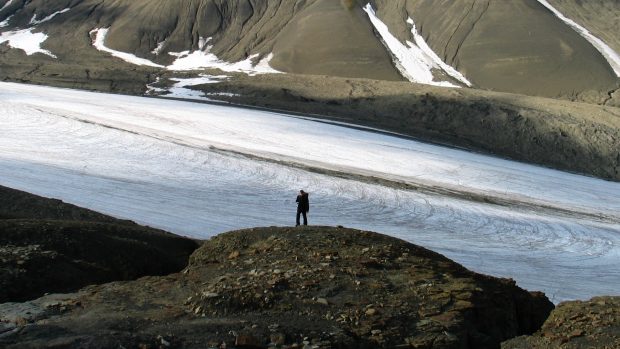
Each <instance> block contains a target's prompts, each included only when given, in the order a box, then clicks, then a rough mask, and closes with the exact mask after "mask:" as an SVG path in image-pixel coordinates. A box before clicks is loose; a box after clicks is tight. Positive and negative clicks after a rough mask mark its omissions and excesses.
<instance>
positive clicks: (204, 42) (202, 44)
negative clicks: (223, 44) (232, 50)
mask: <svg viewBox="0 0 620 349" xmlns="http://www.w3.org/2000/svg"><path fill="white" fill-rule="evenodd" d="M211 39H212V38H211V37H208V38H203V37H202V36H201V37H200V38H199V39H198V49H199V50H200V51H202V50H204V48H205V46H206V45H207V44H208V43H209V42H210V41H211Z"/></svg>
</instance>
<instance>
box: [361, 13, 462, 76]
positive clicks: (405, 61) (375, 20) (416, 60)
mask: <svg viewBox="0 0 620 349" xmlns="http://www.w3.org/2000/svg"><path fill="white" fill-rule="evenodd" d="M364 11H366V13H367V14H368V18H370V21H371V22H372V24H373V26H374V27H375V29H376V30H377V31H378V32H379V35H381V38H382V39H383V42H384V43H385V45H386V46H387V48H388V49H389V50H390V52H391V53H392V55H393V56H394V58H395V60H396V61H395V63H396V67H397V68H398V70H400V72H401V74H403V76H404V77H406V78H407V79H408V80H409V81H411V82H417V83H421V84H427V85H435V86H444V87H460V86H457V85H455V84H453V83H450V82H448V81H435V80H434V79H435V77H434V76H433V69H441V70H444V71H445V72H446V73H447V74H448V75H450V76H452V77H454V78H455V79H457V80H459V81H461V82H462V83H464V84H465V85H467V86H471V83H470V82H469V81H467V79H466V78H465V77H464V76H463V75H462V74H460V73H459V72H458V71H456V69H454V68H452V67H449V65H447V64H446V63H444V62H443V61H442V60H441V59H440V58H439V57H438V56H437V55H436V54H435V53H434V52H433V50H432V49H431V48H430V47H429V46H428V45H427V44H426V42H425V41H424V39H423V38H422V36H420V35H419V34H418V33H417V30H416V27H415V24H414V23H413V20H412V19H411V18H410V19H409V20H408V21H407V22H408V23H409V24H412V25H413V28H412V33H413V35H414V39H415V41H416V43H412V42H410V41H407V42H406V43H407V46H408V47H407V46H405V45H404V44H403V43H402V42H400V40H398V39H397V38H396V37H394V35H392V33H390V30H389V28H388V27H387V25H385V23H383V22H382V21H381V20H380V19H379V17H377V14H376V12H375V10H374V9H373V8H372V5H371V4H370V3H368V4H367V5H366V6H365V7H364ZM439 62H441V64H440V63H439ZM448 67H449V68H448Z"/></svg>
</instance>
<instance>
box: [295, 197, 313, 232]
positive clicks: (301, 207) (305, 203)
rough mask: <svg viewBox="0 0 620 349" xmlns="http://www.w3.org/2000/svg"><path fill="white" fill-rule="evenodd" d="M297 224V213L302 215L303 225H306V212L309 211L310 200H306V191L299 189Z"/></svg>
mask: <svg viewBox="0 0 620 349" xmlns="http://www.w3.org/2000/svg"><path fill="white" fill-rule="evenodd" d="M296 202H297V220H296V221H297V224H296V226H299V215H303V216H304V225H308V217H307V213H308V211H310V201H309V200H308V193H306V192H305V191H303V190H300V191H299V195H297V200H296Z"/></svg>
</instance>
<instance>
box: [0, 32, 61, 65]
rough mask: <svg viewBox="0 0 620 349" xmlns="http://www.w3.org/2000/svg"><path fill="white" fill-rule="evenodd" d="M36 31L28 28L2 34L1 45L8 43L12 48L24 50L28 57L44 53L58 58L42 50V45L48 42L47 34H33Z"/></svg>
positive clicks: (0, 35)
mask: <svg viewBox="0 0 620 349" xmlns="http://www.w3.org/2000/svg"><path fill="white" fill-rule="evenodd" d="M34 29H35V28H28V29H21V30H13V31H8V32H3V33H0V44H2V43H5V42H6V43H8V45H9V46H10V47H13V48H17V49H20V50H23V51H24V52H26V54H27V55H28V56H30V55H33V54H35V53H43V54H45V55H48V56H50V57H53V58H57V57H56V56H55V55H54V54H52V53H51V52H50V51H48V50H44V49H42V48H41V44H43V42H45V40H47V34H45V33H33V32H32V31H33V30H34Z"/></svg>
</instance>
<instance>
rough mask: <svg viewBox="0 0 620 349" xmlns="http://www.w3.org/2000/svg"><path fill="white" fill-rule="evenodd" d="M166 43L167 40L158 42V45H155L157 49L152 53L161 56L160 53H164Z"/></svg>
mask: <svg viewBox="0 0 620 349" xmlns="http://www.w3.org/2000/svg"><path fill="white" fill-rule="evenodd" d="M164 45H166V40H164V41H162V42H160V43H158V44H157V47H155V49H154V50H153V51H151V53H152V54H154V55H156V56H159V54H160V53H162V51H163V50H164Z"/></svg>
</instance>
